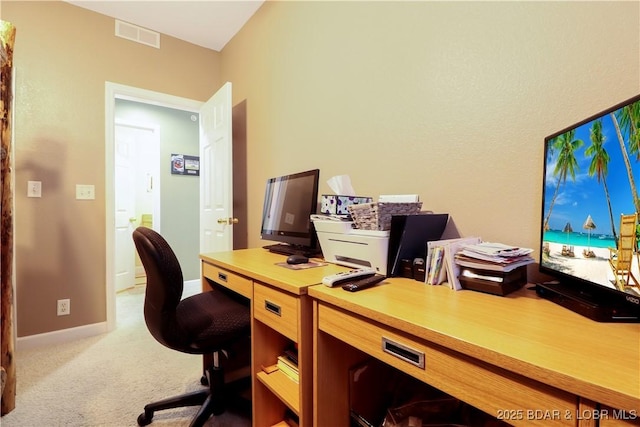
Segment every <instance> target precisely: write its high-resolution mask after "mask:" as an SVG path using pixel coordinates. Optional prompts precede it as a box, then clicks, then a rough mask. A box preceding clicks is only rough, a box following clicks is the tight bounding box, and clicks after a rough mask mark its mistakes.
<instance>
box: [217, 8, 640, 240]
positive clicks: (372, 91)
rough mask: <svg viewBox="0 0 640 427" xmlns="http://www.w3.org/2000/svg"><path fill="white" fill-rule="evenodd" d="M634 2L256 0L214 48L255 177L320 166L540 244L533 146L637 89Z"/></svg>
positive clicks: (471, 227)
mask: <svg viewBox="0 0 640 427" xmlns="http://www.w3.org/2000/svg"><path fill="white" fill-rule="evenodd" d="M639 38H640V11H639V3H638V2H632V3H630V2H426V1H425V2H268V3H266V4H265V5H264V6H263V7H262V8H261V9H260V10H259V11H258V12H257V13H256V15H254V17H253V18H252V20H251V21H250V22H249V24H248V25H246V26H245V27H244V28H243V29H242V30H241V32H240V33H239V34H238V35H237V36H236V37H235V38H234V39H233V40H232V41H231V42H230V43H229V44H228V45H227V46H226V47H225V49H224V50H223V51H222V78H223V80H231V81H232V82H233V85H234V87H233V89H234V101H235V102H238V101H240V100H243V99H246V100H247V134H248V153H249V157H248V164H247V170H248V174H249V177H248V182H249V188H248V193H249V198H248V199H249V230H250V232H251V230H253V233H250V242H249V243H250V246H257V245H260V243H261V242H260V240H259V234H258V231H259V227H260V225H259V224H260V214H261V203H262V197H263V195H262V192H263V191H264V181H265V180H266V179H267V178H268V177H270V176H276V175H280V174H284V173H288V172H294V171H299V170H304V169H310V168H314V167H318V168H320V170H321V181H322V183H321V188H320V191H321V192H328V191H329V187H328V186H327V185H326V180H327V179H328V178H330V177H332V176H334V175H338V174H349V175H350V176H351V178H352V182H353V184H354V187H355V189H356V190H357V191H358V193H359V194H362V195H371V196H374V197H376V196H378V195H380V194H397V193H418V194H419V195H420V197H421V200H423V201H424V207H425V208H427V209H431V210H434V211H436V212H447V213H450V214H451V215H452V217H453V220H454V221H455V224H456V225H457V227H458V229H459V231H460V232H461V233H462V235H465V236H471V235H479V236H481V237H482V238H484V239H486V240H490V241H502V242H505V243H511V244H516V245H522V246H527V247H533V248H536V247H537V246H538V245H539V222H540V212H541V206H540V198H541V190H542V188H541V187H542V183H541V179H542V164H543V160H542V154H543V139H544V137H545V136H546V135H549V134H551V133H553V132H555V131H558V130H561V129H562V128H564V127H565V126H568V125H570V124H572V123H574V122H577V121H578V120H581V119H583V118H586V117H587V116H589V115H591V114H593V113H596V112H598V111H599V110H602V109H604V108H607V107H609V106H612V105H614V104H615V103H617V102H619V101H622V100H624V99H627V98H630V97H631V96H633V95H636V94H638V93H640V40H639Z"/></svg>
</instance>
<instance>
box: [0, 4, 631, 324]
mask: <svg viewBox="0 0 640 427" xmlns="http://www.w3.org/2000/svg"><path fill="white" fill-rule="evenodd" d="M639 8H640V6H639V4H638V3H637V2H272V1H269V2H267V3H266V4H265V5H264V6H263V7H262V8H261V9H260V10H259V11H258V12H257V13H256V15H254V17H253V18H252V19H251V20H250V21H249V23H248V24H247V25H246V26H245V27H244V28H243V30H241V32H240V33H239V34H238V35H237V36H236V37H235V38H234V39H233V40H232V41H231V42H230V43H229V44H228V45H227V47H225V49H224V50H223V52H222V54H221V55H219V54H217V53H215V52H212V51H208V50H206V49H201V48H198V47H195V46H192V45H189V44H185V43H182V42H179V41H177V40H175V39H171V38H169V37H163V39H162V43H163V44H162V49H160V50H155V49H151V48H147V47H145V46H141V45H136V44H133V43H131V42H128V41H126V40H121V39H116V38H115V37H114V36H113V20H112V19H109V18H107V17H102V16H100V15H96V14H93V13H91V12H87V11H84V10H82V9H78V8H75V7H72V6H69V5H67V4H64V3H60V2H52V3H51V2H45V3H40V4H37V3H31V2H8V3H7V2H3V4H2V19H5V20H8V21H11V22H13V23H14V24H15V25H16V27H17V38H16V52H15V62H16V71H17V76H16V85H17V88H16V108H15V113H16V121H15V138H16V157H15V159H16V188H17V195H16V227H17V229H16V241H17V246H18V247H17V254H16V261H17V274H18V281H17V286H18V322H17V323H18V328H19V329H18V335H19V336H25V335H30V334H35V333H40V332H46V331H51V330H57V329H63V328H68V327H72V326H78V325H80V324H88V323H93V322H100V321H104V320H105V297H104V287H105V277H104V276H105V238H104V236H105V229H104V228H105V225H104V220H105V215H104V209H105V206H104V111H103V110H104V82H105V81H112V82H116V83H122V84H126V85H131V86H138V87H142V88H146V89H151V90H155V91H159V92H167V93H171V94H174V95H178V96H183V97H187V98H193V99H198V100H204V99H206V98H208V97H209V96H210V95H211V94H212V93H213V92H214V91H215V89H217V88H218V87H219V86H220V84H221V82H224V81H226V80H229V81H231V82H232V83H233V90H234V104H236V103H238V102H240V101H243V100H246V107H247V144H248V146H247V152H248V154H247V156H248V158H247V170H248V180H247V181H248V210H249V231H250V235H249V246H252V247H255V246H259V245H260V244H261V242H260V240H259V222H260V214H261V209H262V197H263V194H262V192H263V191H264V182H265V180H266V179H267V178H268V177H271V176H274V175H280V174H284V173H287V172H295V171H300V170H304V169H310V168H315V167H318V168H320V170H321V179H322V183H321V192H328V191H329V188H328V186H327V185H326V183H325V181H326V179H328V178H329V177H331V176H333V175H337V174H343V173H347V174H349V175H351V177H352V180H353V183H354V186H355V187H356V189H357V190H358V192H359V193H361V194H366V195H373V196H377V195H379V194H389V193H418V194H419V195H420V197H421V199H422V200H423V201H424V203H425V208H427V209H432V210H434V211H437V212H448V213H450V214H451V215H452V216H453V219H454V221H455V223H456V224H457V226H458V228H459V230H460V232H461V233H462V234H463V235H479V236H481V237H483V238H484V239H486V240H496V241H504V242H506V243H513V244H518V245H523V246H529V247H537V245H538V239H539V235H538V223H539V221H540V209H541V208H540V205H539V203H540V202H539V199H540V195H541V169H542V141H543V138H544V136H545V135H548V134H550V133H552V132H554V131H557V130H560V129H561V128H563V127H565V126H567V125H569V124H571V123H573V122H575V121H578V120H580V119H583V118H585V117H586V116H587V115H590V114H592V113H595V112H597V111H599V110H601V109H604V108H606V107H609V106H611V105H613V104H614V103H616V102H618V101H621V100H623V99H626V98H629V97H631V96H633V95H635V94H637V93H639V92H640V40H639V38H640V31H639V30H640V22H639V20H640V10H639ZM32 179H38V180H42V181H43V196H44V197H43V198H42V199H37V200H36V199H27V198H26V197H25V193H26V191H25V189H26V181H27V180H32ZM76 183H95V184H96V193H97V199H96V201H95V202H89V203H86V202H84V203H79V202H76V201H75V200H74V197H73V196H74V186H75V184H76ZM252 230H253V232H252ZM69 296H70V297H71V298H72V300H73V302H72V313H74V315H72V316H71V317H55V308H54V307H55V300H56V299H58V298H62V297H69Z"/></svg>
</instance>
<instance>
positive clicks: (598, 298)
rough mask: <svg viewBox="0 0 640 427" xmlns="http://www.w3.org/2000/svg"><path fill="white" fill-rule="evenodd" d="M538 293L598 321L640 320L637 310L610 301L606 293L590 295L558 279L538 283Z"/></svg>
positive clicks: (633, 321) (627, 321)
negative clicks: (618, 305) (627, 308)
mask: <svg viewBox="0 0 640 427" xmlns="http://www.w3.org/2000/svg"><path fill="white" fill-rule="evenodd" d="M536 293H537V294H538V295H539V296H540V297H541V298H544V299H547V300H549V301H551V302H553V303H556V304H558V305H560V306H562V307H564V308H567V309H569V310H571V311H573V312H576V313H578V314H581V315H582V316H585V317H588V318H589V319H592V320H595V321H597V322H622V323H635V322H640V316H639V315H638V312H637V311H635V312H632V311H630V310H629V311H628V310H625V308H621V307H616V306H614V305H613V304H610V303H608V298H607V296H606V295H605V294H604V293H598V294H597V295H589V294H587V293H585V292H582V291H581V290H579V289H576V288H575V287H571V286H567V285H564V284H562V283H561V282H558V281H551V282H543V283H538V284H536Z"/></svg>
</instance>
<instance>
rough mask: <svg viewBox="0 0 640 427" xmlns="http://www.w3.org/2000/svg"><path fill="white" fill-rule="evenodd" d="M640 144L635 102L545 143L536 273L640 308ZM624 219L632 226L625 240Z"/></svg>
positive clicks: (638, 102)
mask: <svg viewBox="0 0 640 427" xmlns="http://www.w3.org/2000/svg"><path fill="white" fill-rule="evenodd" d="M639 143H640V96H636V97H634V98H632V99H630V100H627V101H625V102H623V103H620V104H618V105H616V106H614V107H612V108H609V109H607V110H605V111H603V112H601V113H598V114H596V115H594V116H591V117H589V118H588V119H586V120H583V121H581V122H579V123H577V124H575V125H573V126H570V127H568V128H566V129H564V130H562V131H560V132H557V133H555V134H553V135H550V136H548V137H546V138H545V148H544V150H545V151H544V174H543V201H542V224H541V235H542V237H541V247H540V271H542V272H544V273H547V274H551V275H553V276H555V277H556V278H558V279H559V280H560V281H561V282H562V283H563V285H565V286H569V287H574V288H575V289H576V290H578V291H579V292H581V293H582V292H584V294H585V295H587V296H591V297H592V298H594V299H595V301H594V302H596V303H598V301H597V300H598V299H606V300H607V301H610V302H612V303H613V304H615V305H617V304H620V305H622V306H625V305H627V306H628V304H631V305H630V306H628V307H631V310H632V311H633V310H637V309H636V308H634V307H635V306H636V304H637V305H638V307H639V308H640V284H639V283H638V282H637V280H640V273H639V271H638V262H639V261H640V255H639V254H638V252H637V247H638V246H637V244H638V240H637V238H636V232H637V231H640V229H637V228H636V225H635V224H636V218H637V215H636V213H637V212H639V211H640V200H639V199H638V187H637V186H638V185H640V160H639V159H640V157H639V156H640V151H639ZM623 215H626V218H630V219H632V220H633V221H634V223H633V224H634V225H630V226H628V227H626V228H628V229H629V230H631V229H632V230H631V233H632V236H631V237H628V238H626V239H624V238H622V239H621V237H622V236H623V235H624V234H625V230H624V228H625V226H621V224H622V218H623ZM627 234H628V233H627ZM629 258H630V260H629ZM624 259H627V260H628V261H629V266H630V268H624V265H622V264H623V263H622V262H619V261H623V260H624Z"/></svg>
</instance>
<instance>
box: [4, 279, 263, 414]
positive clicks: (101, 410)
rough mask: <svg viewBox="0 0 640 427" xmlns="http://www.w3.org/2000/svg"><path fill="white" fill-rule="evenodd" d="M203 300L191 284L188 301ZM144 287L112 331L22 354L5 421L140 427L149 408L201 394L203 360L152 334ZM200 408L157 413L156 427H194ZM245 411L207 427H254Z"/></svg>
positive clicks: (122, 301)
mask: <svg viewBox="0 0 640 427" xmlns="http://www.w3.org/2000/svg"><path fill="white" fill-rule="evenodd" d="M196 292H199V282H192V283H187V285H186V286H185V292H184V296H188V295H192V294H193V293H196ZM143 302H144V287H136V288H134V289H132V290H130V291H125V292H122V293H120V294H119V295H118V296H117V298H116V307H117V308H116V310H117V311H116V312H117V327H116V329H115V330H114V331H112V332H109V333H106V334H102V335H99V336H94V337H90V338H85V339H81V340H77V341H73V342H69V343H64V344H59V345H54V346H48V347H43V348H37V349H30V350H24V351H18V352H17V353H16V377H17V385H16V408H15V409H14V410H13V411H12V412H10V413H8V414H6V415H5V416H3V417H2V419H1V420H0V424H1V425H2V426H3V427H13V426H16V427H17V426H24V427H32V426H44V425H46V426H78V427H85V426H96V427H97V426H123V427H124V426H137V422H136V420H137V417H138V415H139V414H140V413H141V412H142V411H143V408H144V405H145V404H147V403H149V402H153V401H156V400H160V399H163V398H166V397H170V396H173V395H177V394H181V393H184V392H187V391H193V390H198V389H201V388H202V387H203V386H201V385H200V375H201V373H202V358H201V356H195V355H189V354H182V353H179V352H176V351H173V350H170V349H167V348H165V347H164V346H162V345H161V344H159V343H158V342H156V341H155V340H154V339H153V337H152V336H151V335H150V334H149V332H148V331H147V328H146V325H145V323H144V318H143ZM197 411H198V407H195V406H194V407H190V408H180V409H172V410H166V411H161V412H157V413H156V414H155V415H154V418H153V422H152V424H151V426H156V427H161V426H188V425H189V423H190V421H191V418H192V417H193V416H194V415H195V414H196V413H197ZM250 425H251V417H250V415H249V414H248V413H246V411H242V410H241V409H237V410H236V409H233V408H231V409H230V410H228V411H227V412H225V413H224V414H222V415H220V416H216V417H212V418H210V419H209V421H208V422H207V424H206V426H217V427H230V426H233V427H245V426H246V427H248V426H250Z"/></svg>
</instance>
